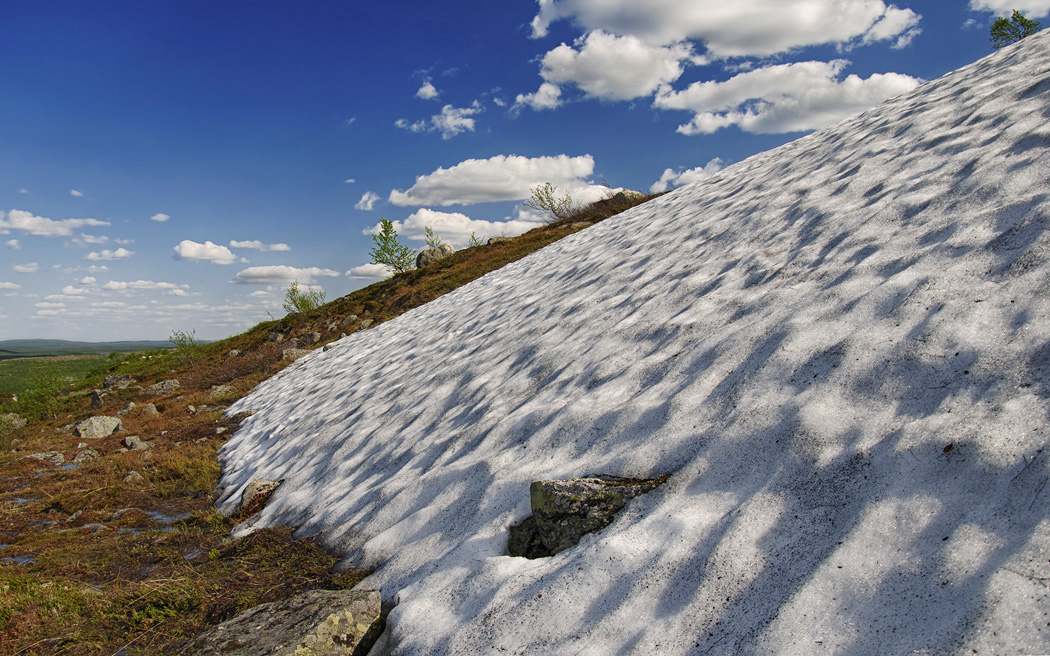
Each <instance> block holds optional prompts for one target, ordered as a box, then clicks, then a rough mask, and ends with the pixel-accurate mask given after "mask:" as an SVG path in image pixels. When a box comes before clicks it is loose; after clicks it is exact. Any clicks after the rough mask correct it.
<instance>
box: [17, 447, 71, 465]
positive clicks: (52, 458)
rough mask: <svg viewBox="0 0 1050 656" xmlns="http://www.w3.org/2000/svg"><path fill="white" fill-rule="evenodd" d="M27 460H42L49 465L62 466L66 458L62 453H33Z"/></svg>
mask: <svg viewBox="0 0 1050 656" xmlns="http://www.w3.org/2000/svg"><path fill="white" fill-rule="evenodd" d="M25 457H26V458H32V459H33V460H42V461H43V462H46V463H48V464H49V465H55V466H56V467H57V466H58V465H61V464H63V463H65V461H66V458H65V456H63V455H62V452H61V451H44V452H43V453H31V454H29V455H28V456H25Z"/></svg>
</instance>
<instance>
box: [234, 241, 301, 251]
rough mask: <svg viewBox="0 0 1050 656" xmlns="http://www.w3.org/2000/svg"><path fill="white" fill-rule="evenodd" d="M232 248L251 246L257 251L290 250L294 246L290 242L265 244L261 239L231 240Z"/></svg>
mask: <svg viewBox="0 0 1050 656" xmlns="http://www.w3.org/2000/svg"><path fill="white" fill-rule="evenodd" d="M230 247H231V248H250V249H252V250H256V251H290V250H292V247H291V246H289V245H288V244H284V243H277V244H264V243H262V242H261V241H259V240H252V241H231V242H230Z"/></svg>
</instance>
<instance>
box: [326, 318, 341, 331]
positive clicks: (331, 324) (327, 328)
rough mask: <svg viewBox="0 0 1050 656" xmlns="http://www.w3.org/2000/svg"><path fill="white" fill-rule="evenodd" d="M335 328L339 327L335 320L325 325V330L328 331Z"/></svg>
mask: <svg viewBox="0 0 1050 656" xmlns="http://www.w3.org/2000/svg"><path fill="white" fill-rule="evenodd" d="M337 328H339V324H337V323H336V322H334V321H333V322H332V323H330V324H328V326H327V327H326V330H328V332H332V331H333V330H336V329H337Z"/></svg>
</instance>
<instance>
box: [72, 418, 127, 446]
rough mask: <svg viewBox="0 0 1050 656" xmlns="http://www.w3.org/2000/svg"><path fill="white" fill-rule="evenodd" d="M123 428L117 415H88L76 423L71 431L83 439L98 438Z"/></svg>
mask: <svg viewBox="0 0 1050 656" xmlns="http://www.w3.org/2000/svg"><path fill="white" fill-rule="evenodd" d="M122 430H124V425H123V424H121V422H120V418H119V417H105V416H101V417H88V418H87V419H85V420H84V421H82V422H80V423H79V424H77V425H76V428H74V429H73V432H74V433H75V434H76V436H77V437H80V438H83V439H85V440H99V439H102V438H103V437H109V436H110V435H112V434H113V433H116V432H118V431H122Z"/></svg>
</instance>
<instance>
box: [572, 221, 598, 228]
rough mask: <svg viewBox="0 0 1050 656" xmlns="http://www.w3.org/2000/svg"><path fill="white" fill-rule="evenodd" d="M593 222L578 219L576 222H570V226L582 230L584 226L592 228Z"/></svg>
mask: <svg viewBox="0 0 1050 656" xmlns="http://www.w3.org/2000/svg"><path fill="white" fill-rule="evenodd" d="M592 225H594V224H593V223H591V222H590V221H577V222H576V223H570V224H569V228H570V229H572V230H582V229H584V228H590V227H591V226H592Z"/></svg>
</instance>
